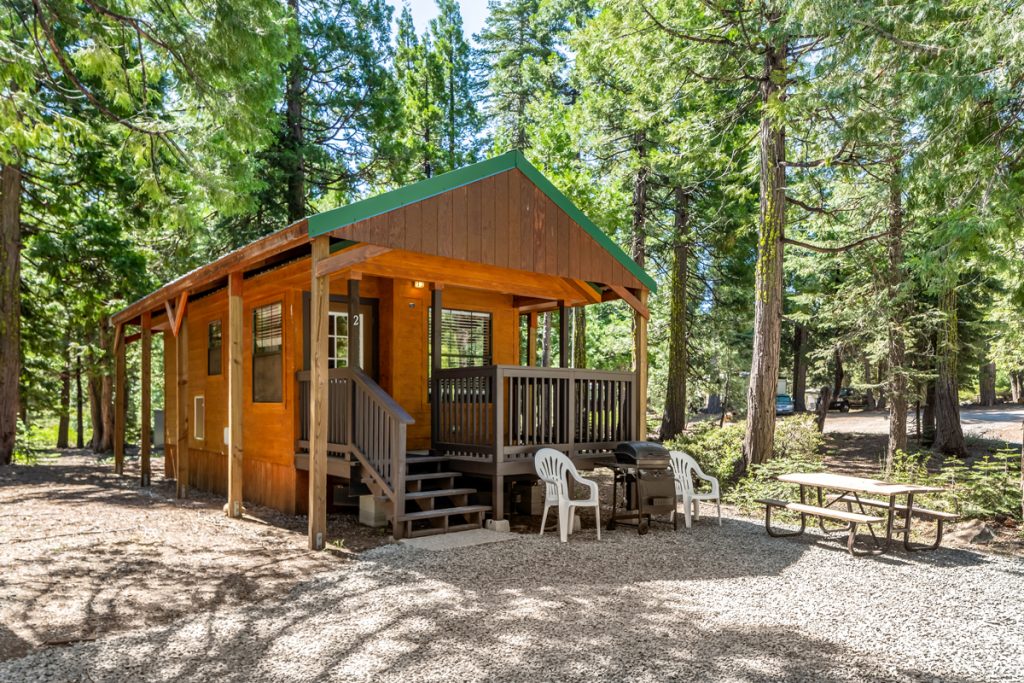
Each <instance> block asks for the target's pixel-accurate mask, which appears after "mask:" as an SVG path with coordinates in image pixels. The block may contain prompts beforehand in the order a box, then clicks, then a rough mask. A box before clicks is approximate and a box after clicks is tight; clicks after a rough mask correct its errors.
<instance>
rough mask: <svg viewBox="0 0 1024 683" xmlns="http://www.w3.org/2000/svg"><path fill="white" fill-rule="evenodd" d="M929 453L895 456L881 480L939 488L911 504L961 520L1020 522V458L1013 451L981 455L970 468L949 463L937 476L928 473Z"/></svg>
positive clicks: (915, 499) (935, 473) (956, 462)
mask: <svg viewBox="0 0 1024 683" xmlns="http://www.w3.org/2000/svg"><path fill="white" fill-rule="evenodd" d="M930 457H931V453H929V452H927V451H921V452H918V453H904V452H902V451H900V452H897V453H896V456H895V457H894V458H893V468H892V472H891V473H890V474H889V475H887V476H886V477H885V478H886V479H887V480H890V481H898V482H904V483H910V484H922V485H925V486H941V487H943V488H944V489H945V491H942V492H941V493H933V494H927V495H919V496H915V497H914V501H915V504H916V503H918V502H919V503H920V504H921V506H922V507H930V508H935V509H938V510H946V511H948V512H955V513H956V514H957V515H959V516H960V517H962V518H964V519H993V518H1007V517H1012V518H1014V519H1020V516H1021V508H1020V505H1021V490H1020V456H1019V455H1018V454H1017V453H1015V452H1013V451H1001V452H999V453H996V454H995V455H985V456H983V457H982V458H980V459H978V460H976V461H974V462H973V463H972V464H971V465H966V464H964V463H963V462H961V461H959V460H956V459H950V460H948V461H946V462H945V463H943V465H942V467H941V468H940V470H939V471H938V472H931V471H929V469H928V466H927V464H928V460H929V458H930Z"/></svg>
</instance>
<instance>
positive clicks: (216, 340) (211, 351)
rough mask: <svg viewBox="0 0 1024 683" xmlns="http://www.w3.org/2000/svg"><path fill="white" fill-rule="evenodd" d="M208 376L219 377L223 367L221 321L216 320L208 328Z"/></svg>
mask: <svg viewBox="0 0 1024 683" xmlns="http://www.w3.org/2000/svg"><path fill="white" fill-rule="evenodd" d="M206 339H207V342H206V374H207V375H219V374H220V365H221V357H222V356H221V347H222V346H223V336H222V333H221V327H220V321H219V320H214V321H213V322H212V323H210V326H209V328H207V334H206Z"/></svg>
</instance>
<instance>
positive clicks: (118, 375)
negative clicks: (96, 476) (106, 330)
mask: <svg viewBox="0 0 1024 683" xmlns="http://www.w3.org/2000/svg"><path fill="white" fill-rule="evenodd" d="M124 335H125V331H124V325H118V326H117V330H115V332H114V472H115V473H116V474H124V430H125V409H126V406H127V404H128V401H127V400H125V399H127V397H128V396H127V394H128V387H127V384H128V382H127V379H128V378H127V377H126V376H125V357H124V356H125V346H126V344H125V341H124Z"/></svg>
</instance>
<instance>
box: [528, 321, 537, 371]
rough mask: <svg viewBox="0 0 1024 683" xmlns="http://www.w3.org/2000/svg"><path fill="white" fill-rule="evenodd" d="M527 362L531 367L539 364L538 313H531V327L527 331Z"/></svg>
mask: <svg viewBox="0 0 1024 683" xmlns="http://www.w3.org/2000/svg"><path fill="white" fill-rule="evenodd" d="M526 364H527V365H528V366H529V367H531V368H532V367H534V366H535V365H537V314H536V313H534V312H531V313H530V314H529V327H527V333H526Z"/></svg>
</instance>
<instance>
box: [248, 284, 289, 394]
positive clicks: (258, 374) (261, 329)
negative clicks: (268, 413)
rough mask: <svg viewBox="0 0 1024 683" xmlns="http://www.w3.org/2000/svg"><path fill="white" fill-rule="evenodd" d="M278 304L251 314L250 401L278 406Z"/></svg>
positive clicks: (279, 369)
mask: <svg viewBox="0 0 1024 683" xmlns="http://www.w3.org/2000/svg"><path fill="white" fill-rule="evenodd" d="M282 330H283V327H282V322H281V302H277V303H273V304H269V305H267V306H260V307H259V308H256V309H253V312H252V400H253V401H254V402H256V403H280V402H281V396H282V392H281V386H282V372H283V368H282V364H281V361H282V354H281V350H282Z"/></svg>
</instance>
